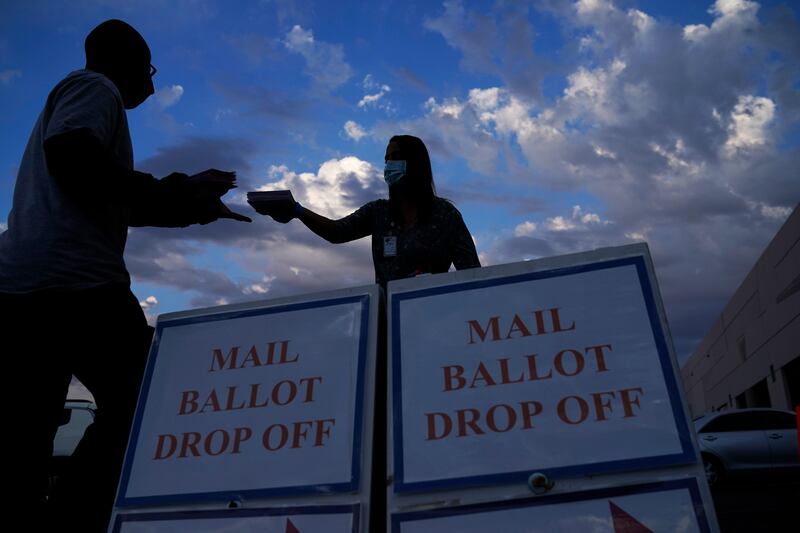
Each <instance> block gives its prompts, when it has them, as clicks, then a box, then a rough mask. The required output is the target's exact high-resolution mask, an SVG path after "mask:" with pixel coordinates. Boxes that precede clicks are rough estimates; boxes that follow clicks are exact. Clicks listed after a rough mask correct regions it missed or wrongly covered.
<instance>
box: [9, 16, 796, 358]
mask: <svg viewBox="0 0 800 533" xmlns="http://www.w3.org/2000/svg"><path fill="white" fill-rule="evenodd" d="M797 17H798V10H797V7H796V5H794V6H793V5H791V4H789V3H786V4H784V3H781V2H758V3H756V2H752V1H747V0H717V1H716V2H707V3H704V2H697V1H689V2H657V1H642V2H636V1H633V0H631V1H620V2H612V1H609V0H579V1H577V2H568V1H563V2H562V1H557V0H548V1H541V2H521V1H520V2H512V1H506V2H503V1H496V2H458V1H447V2H438V1H420V2H408V1H403V2H394V1H385V2H381V1H363V2H324V1H321V2H299V1H297V2H295V1H291V0H273V1H267V0H265V1H237V2H224V1H221V0H220V1H216V0H182V1H161V0H128V1H124V2H123V1H119V2H116V1H111V0H83V1H80V0H72V1H68V2H67V1H46V2H45V1H37V0H32V1H27V2H2V3H1V4H0V101H2V103H0V111H1V112H0V136H1V137H0V140H1V141H2V142H0V224H4V222H5V220H6V219H7V216H8V211H9V209H10V207H11V197H12V192H13V186H14V180H15V176H16V166H17V165H18V163H19V159H20V157H21V155H22V152H23V149H24V146H25V143H26V142H27V136H28V134H29V132H30V130H31V128H32V126H33V123H34V122H35V120H36V117H37V115H38V113H39V112H40V110H41V108H42V105H43V103H44V101H45V99H46V97H47V94H48V92H49V90H50V89H51V88H52V86H53V85H54V84H55V83H56V82H58V81H59V80H60V79H61V78H62V77H63V76H64V75H66V74H67V73H68V72H69V71H71V70H73V69H77V68H80V67H81V66H82V65H83V39H84V37H85V35H86V34H87V33H88V32H89V31H90V30H91V29H92V28H93V27H94V26H95V25H96V24H98V23H99V22H101V21H103V20H105V19H108V18H121V19H123V20H125V21H127V22H129V23H130V24H132V25H133V26H134V27H136V28H137V29H138V30H139V31H140V32H141V33H142V34H143V36H144V37H145V39H146V40H147V41H148V43H149V44H150V47H151V50H152V53H153V61H152V62H153V64H154V65H155V66H156V67H157V68H158V73H157V75H156V77H155V83H156V88H157V91H158V92H157V94H156V95H155V96H154V97H152V98H151V99H150V100H149V101H148V102H146V103H145V104H143V105H142V106H140V108H138V109H136V110H133V111H131V112H129V115H128V116H129V121H130V124H131V134H132V137H133V141H134V150H135V154H136V164H137V166H138V168H139V169H140V170H145V171H149V172H152V173H153V174H155V175H157V176H163V175H166V174H168V173H169V172H172V171H183V172H188V173H192V172H196V171H199V170H202V169H204V168H208V167H217V168H222V169H229V170H235V171H237V173H238V177H239V182H240V189H238V191H242V192H243V191H246V190H248V189H258V188H260V189H269V188H285V187H288V188H291V189H292V190H293V192H294V194H295V197H296V198H297V199H299V200H300V201H301V202H302V203H303V204H304V205H306V206H308V207H310V208H312V209H315V210H317V211H319V212H321V213H322V214H325V215H327V216H331V217H337V216H343V215H345V214H347V213H349V212H351V211H353V210H354V209H356V208H357V207H359V206H360V205H361V204H363V203H365V202H366V201H368V200H370V199H373V198H378V197H382V196H385V194H386V190H385V185H384V184H383V181H382V178H381V172H382V163H383V161H382V160H383V153H384V149H385V145H386V142H387V140H388V138H389V137H390V136H391V135H392V134H396V133H410V134H414V135H418V136H420V137H422V138H423V140H425V142H426V144H427V145H428V147H429V149H430V151H431V155H432V158H433V166H434V176H435V179H436V183H437V187H438V189H439V192H440V194H441V195H442V196H445V197H447V198H450V199H451V200H453V201H454V202H455V203H456V205H457V206H458V207H459V209H460V210H461V212H462V213H463V215H464V218H465V220H466V222H467V224H468V226H469V228H470V230H471V232H472V234H473V236H474V238H475V241H476V243H477V248H478V251H479V253H480V255H481V259H482V261H483V262H484V263H485V264H499V263H506V262H513V261H520V260H525V259H532V258H537V257H542V256H548V255H556V254H563V253H570V252H575V251H582V250H588V249H593V248H597V247H602V246H611V245H619V244H626V243H631V242H637V241H640V240H646V241H647V242H648V243H649V245H650V247H651V251H652V253H653V256H654V259H655V263H656V268H657V273H658V276H659V281H660V283H661V290H662V293H663V296H664V299H665V303H666V307H667V313H668V318H669V321H670V324H671V327H672V332H673V336H674V338H675V341H676V345H677V349H678V352H679V356H680V358H681V359H683V358H685V356H687V355H688V354H689V353H690V352H691V350H692V349H693V348H694V346H695V345H696V344H697V342H698V341H699V340H700V338H702V336H703V335H704V334H705V333H706V331H707V329H708V328H709V327H710V325H711V323H712V321H713V319H714V318H715V316H716V315H717V314H718V313H719V312H720V311H721V309H722V306H723V305H724V304H725V302H726V301H727V300H728V298H729V297H730V296H731V295H732V293H733V291H734V290H735V289H736V287H737V286H738V284H739V283H740V282H741V280H742V279H743V277H744V275H745V274H746V272H747V271H748V270H749V268H750V267H751V266H752V264H753V263H754V262H755V260H756V259H757V257H758V256H759V255H760V253H761V251H762V250H763V248H764V247H765V246H766V244H767V243H768V242H769V240H770V239H771V237H772V236H773V235H774V233H775V232H776V231H777V229H778V228H779V227H780V225H781V224H782V223H783V221H784V220H785V219H786V217H787V216H788V214H789V213H790V212H791V210H792V209H793V208H794V207H795V206H796V205H797V202H798V198H800V180H798V179H797V170H796V169H797V168H798V167H800V165H799V163H800V161H798V159H800V153H799V152H798V140H800V130H799V129H798V125H800V26H799V25H798V20H797ZM228 199H229V200H230V202H231V203H233V204H243V199H242V195H241V194H231V195H229V196H228ZM240 210H242V211H245V212H249V208H248V207H246V206H244V205H240ZM126 259H127V262H128V265H129V269H130V271H131V273H132V274H133V277H134V285H133V288H134V292H135V293H136V294H137V296H138V297H139V299H140V300H141V301H142V303H143V307H145V309H146V312H147V313H148V315H150V316H151V317H154V316H156V315H157V314H159V313H163V312H167V311H175V310H180V309H187V308H191V307H196V306H203V305H214V304H217V303H225V302H231V303H232V302H236V301H242V300H251V299H256V298H269V297H276V296H284V295H289V294H298V293H304V292H313V291H318V290H325V289H330V288H338V287H346V286H352V285H360V284H366V283H371V282H372V279H373V274H372V265H371V258H370V253H369V246H368V242H366V240H362V241H359V242H355V243H350V244H347V245H339V246H334V245H330V244H328V243H325V242H323V241H322V240H320V239H319V238H317V237H316V236H315V235H313V234H311V233H310V232H308V231H307V230H305V228H304V227H303V226H302V224H301V223H299V222H297V221H294V222H292V223H290V224H288V225H286V226H283V225H279V224H276V223H274V222H272V221H271V220H268V219H264V218H259V219H257V220H256V222H255V223H254V224H251V225H242V224H237V223H234V222H229V221H223V222H219V223H216V224H212V225H209V226H204V227H196V228H191V229H188V230H182V231H181V230H164V229H137V230H133V231H132V232H131V234H130V239H129V246H128V252H127V255H126ZM148 302H149V303H148Z"/></svg>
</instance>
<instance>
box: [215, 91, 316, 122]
mask: <svg viewBox="0 0 800 533" xmlns="http://www.w3.org/2000/svg"><path fill="white" fill-rule="evenodd" d="M211 85H212V87H213V88H214V89H215V90H216V91H217V92H218V93H220V94H221V95H222V96H223V97H224V98H225V99H226V101H227V104H228V105H227V106H226V109H227V110H228V111H229V112H228V111H226V114H229V115H237V116H239V117H245V118H246V117H257V118H259V119H261V118H262V117H264V116H266V117H268V118H270V119H276V120H278V121H280V122H282V123H295V122H299V121H302V120H305V119H306V115H307V114H308V110H309V107H310V104H309V100H308V99H307V98H300V97H298V96H296V95H294V94H289V93H286V92H283V91H280V90H274V89H271V88H266V87H259V86H248V85H236V84H230V83H227V82H213V83H212V84H211Z"/></svg>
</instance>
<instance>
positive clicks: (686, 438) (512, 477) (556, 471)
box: [390, 256, 698, 492]
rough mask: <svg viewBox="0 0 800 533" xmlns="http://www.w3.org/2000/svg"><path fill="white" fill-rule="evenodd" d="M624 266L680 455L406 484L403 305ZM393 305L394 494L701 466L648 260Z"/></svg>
mask: <svg viewBox="0 0 800 533" xmlns="http://www.w3.org/2000/svg"><path fill="white" fill-rule="evenodd" d="M622 266H635V267H636V271H637V274H638V276H639V282H640V284H641V287H642V294H643V296H644V300H645V306H646V307H647V312H648V315H649V319H650V326H651V328H652V331H653V338H654V340H655V343H656V348H657V351H658V356H659V359H660V362H661V369H662V371H663V374H664V378H665V382H666V386H667V391H668V394H669V399H670V404H671V406H672V413H673V416H674V419H675V426H676V428H677V429H678V438H679V440H680V444H681V452H680V453H675V454H666V455H658V456H652V457H639V458H636V459H623V460H617V461H606V462H600V463H585V464H579V465H572V466H565V467H556V468H542V469H540V468H538V467H537V466H536V465H531V468H530V469H527V470H522V471H517V472H505V473H502V474H487V475H478V476H465V477H458V478H446V479H435V480H430V481H417V482H412V483H407V482H405V477H404V475H405V471H404V465H403V418H402V414H403V413H402V406H403V402H402V393H403V387H402V382H401V378H402V369H401V365H400V360H401V354H402V351H401V346H400V335H396V334H394V332H399V331H400V304H401V302H402V301H404V300H410V299H414V298H423V297H427V296H434V295H440V294H447V293H452V292H464V291H469V290H474V289H483V288H487V287H495V286H500V285H510V284H513V283H521V282H528V281H536V280H542V279H549V278H555V277H561V276H569V275H573V274H581V273H585V272H593V271H597V270H606V269H610V268H619V267H622ZM390 298H391V303H390V305H391V306H392V324H391V326H392V330H391V331H392V336H391V338H392V341H391V342H392V356H391V357H392V361H391V365H392V402H393V405H392V411H393V419H394V420H393V423H394V473H395V483H394V491H395V492H412V491H425V490H440V489H447V488H462V487H469V486H477V485H494V484H503V483H517V482H526V481H527V479H528V476H529V475H530V474H531V472H534V471H537V472H542V473H544V474H545V475H547V476H548V477H550V478H552V479H558V478H559V477H580V476H586V475H594V474H601V473H610V472H622V471H626V470H627V471H630V470H644V469H651V468H660V467H666V466H673V465H681V464H691V463H694V462H697V457H698V456H697V452H696V451H695V449H694V446H693V444H692V438H691V433H690V431H689V426H688V423H687V421H686V414H685V412H684V410H683V404H682V402H681V397H680V393H679V392H678V390H679V389H678V383H677V380H676V378H675V374H674V372H673V368H672V361H671V359H670V355H669V349H668V347H667V340H666V336H665V334H664V330H663V329H662V327H661V320H660V319H659V316H658V309H657V308H656V301H655V295H654V290H653V286H652V284H651V283H650V277H649V276H648V274H647V268H646V266H645V262H644V257H643V256H635V257H627V258H622V259H612V260H607V261H599V262H596V263H591V264H586V265H576V266H571V267H563V268H555V269H552V270H544V271H540V272H530V273H525V274H517V275H512V276H508V277H505V278H494V279H485V280H476V281H468V282H464V283H457V284H453V285H444V286H441V287H431V288H427V289H420V290H417V291H409V292H403V293H400V294H397V295H394V294H393V295H390Z"/></svg>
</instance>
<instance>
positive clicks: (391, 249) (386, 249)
mask: <svg viewBox="0 0 800 533" xmlns="http://www.w3.org/2000/svg"><path fill="white" fill-rule="evenodd" d="M395 256H397V237H395V236H393V235H388V236H386V237H384V238H383V257H395Z"/></svg>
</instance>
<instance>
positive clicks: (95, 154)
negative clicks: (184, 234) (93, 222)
mask: <svg viewBox="0 0 800 533" xmlns="http://www.w3.org/2000/svg"><path fill="white" fill-rule="evenodd" d="M44 151H45V158H46V160H47V167H48V170H49V171H50V174H51V175H52V176H53V177H54V178H55V179H56V181H57V182H58V183H59V185H60V186H61V187H62V189H63V190H64V191H65V192H66V193H67V194H69V195H71V196H72V197H73V198H75V199H77V200H78V201H79V202H82V203H90V204H91V203H111V204H115V205H119V206H124V207H128V208H130V209H131V225H132V226H145V225H148V226H163V227H185V226H188V225H190V224H194V223H201V224H204V223H208V222H212V221H214V220H216V219H217V218H219V216H220V214H221V208H220V204H221V201H220V200H219V198H218V197H216V196H214V195H212V194H203V193H202V191H193V194H191V195H187V194H186V193H187V190H186V189H187V188H186V187H185V185H184V183H185V180H186V179H188V176H186V175H184V174H177V173H176V174H171V175H170V176H168V177H167V178H164V179H162V180H158V179H156V178H154V177H153V176H152V175H150V174H147V173H144V172H137V171H135V170H131V169H128V168H126V167H124V166H123V165H121V164H120V163H118V162H117V161H116V160H115V159H114V158H113V157H112V156H111V155H110V154H109V153H108V151H107V150H106V149H105V147H104V146H103V145H102V144H101V142H100V141H99V140H98V139H97V137H95V136H94V135H93V134H92V132H91V131H90V130H88V129H77V130H73V131H69V132H66V133H61V134H58V135H54V136H52V137H50V138H48V139H47V140H46V141H45V142H44Z"/></svg>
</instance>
